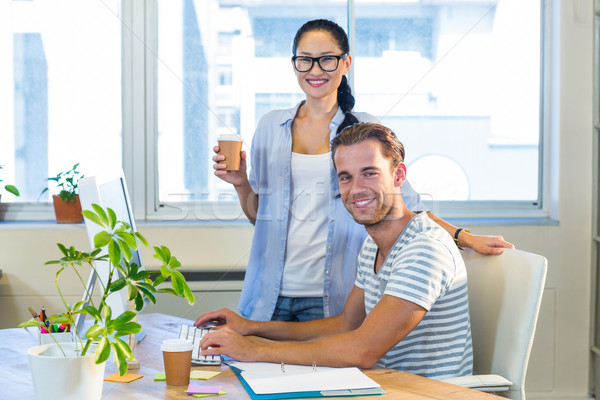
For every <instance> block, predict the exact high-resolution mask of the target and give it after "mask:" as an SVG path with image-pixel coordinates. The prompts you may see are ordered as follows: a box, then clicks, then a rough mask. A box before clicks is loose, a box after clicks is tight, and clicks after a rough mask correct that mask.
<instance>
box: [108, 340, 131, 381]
mask: <svg viewBox="0 0 600 400" xmlns="http://www.w3.org/2000/svg"><path fill="white" fill-rule="evenodd" d="M110 345H111V347H112V348H113V350H114V351H115V354H113V360H115V364H116V365H117V368H119V375H121V376H123V375H125V373H126V372H127V368H128V365H127V360H126V359H125V353H124V352H123V350H122V349H121V348H120V347H119V346H117V345H116V344H115V343H111V344H110Z"/></svg>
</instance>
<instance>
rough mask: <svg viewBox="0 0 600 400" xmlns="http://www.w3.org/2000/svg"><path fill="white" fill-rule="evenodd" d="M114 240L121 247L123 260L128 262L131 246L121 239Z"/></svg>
mask: <svg viewBox="0 0 600 400" xmlns="http://www.w3.org/2000/svg"><path fill="white" fill-rule="evenodd" d="M116 242H117V243H118V244H119V248H120V249H121V254H122V255H123V258H124V259H125V261H127V262H130V261H131V248H130V247H129V246H128V245H127V243H125V242H123V241H122V240H116Z"/></svg>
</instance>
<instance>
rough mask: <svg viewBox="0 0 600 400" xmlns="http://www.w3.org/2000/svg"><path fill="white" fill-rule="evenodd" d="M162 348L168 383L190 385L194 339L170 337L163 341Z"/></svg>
mask: <svg viewBox="0 0 600 400" xmlns="http://www.w3.org/2000/svg"><path fill="white" fill-rule="evenodd" d="M160 349H161V351H162V353H163V360H164V363H165V376H166V378H167V385H176V386H183V385H188V384H189V383H190V371H191V369H192V341H191V340H185V339H168V340H165V341H163V342H162V345H161V346H160Z"/></svg>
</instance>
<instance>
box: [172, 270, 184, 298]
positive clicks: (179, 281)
mask: <svg viewBox="0 0 600 400" xmlns="http://www.w3.org/2000/svg"><path fill="white" fill-rule="evenodd" d="M184 284H185V277H184V276H183V274H182V273H181V272H179V271H176V270H173V272H172V274H171V285H173V289H175V291H176V292H177V294H178V295H181V294H183V285H184Z"/></svg>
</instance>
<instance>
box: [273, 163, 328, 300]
mask: <svg viewBox="0 0 600 400" xmlns="http://www.w3.org/2000/svg"><path fill="white" fill-rule="evenodd" d="M330 158H331V153H325V154H299V153H292V165H291V177H292V183H291V193H290V195H291V198H292V201H291V206H290V224H289V227H288V237H287V247H286V258H285V263H284V266H283V279H282V281H281V292H280V294H281V295H282V296H286V297H322V296H323V268H324V266H325V250H326V249H325V247H326V243H327V219H328V216H329V192H330V190H329V176H330V172H329V168H330V163H329V160H330Z"/></svg>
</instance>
